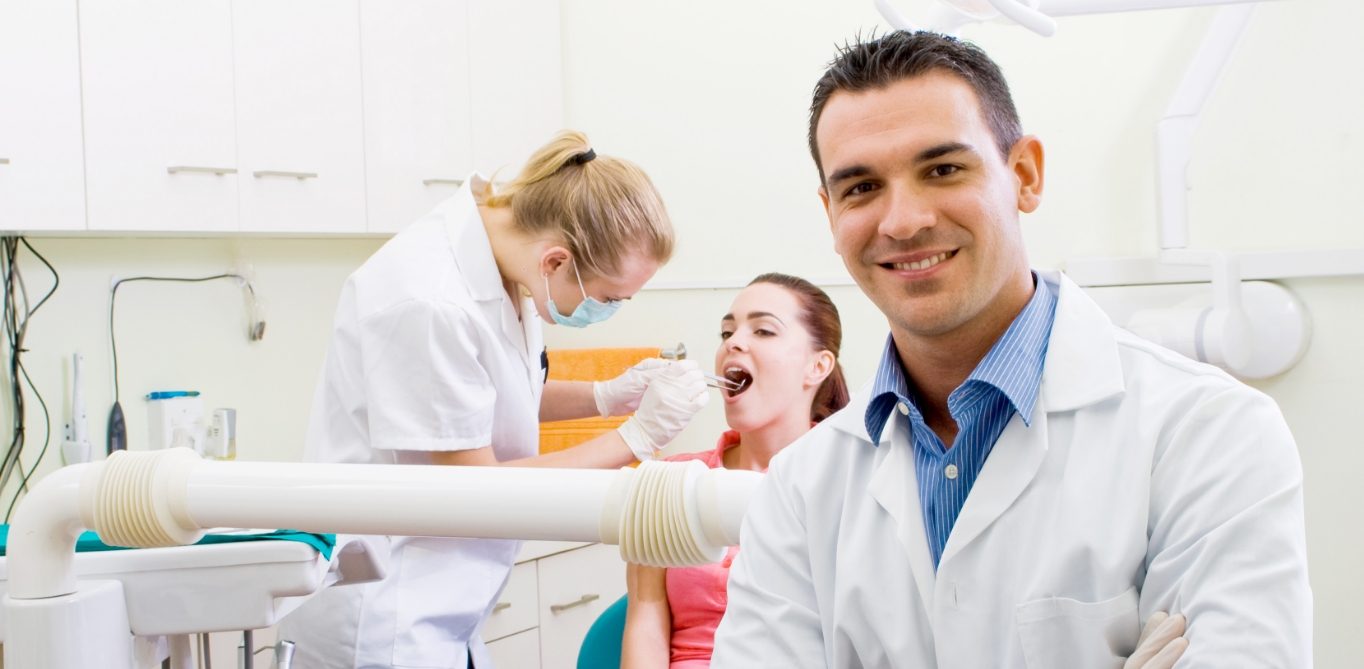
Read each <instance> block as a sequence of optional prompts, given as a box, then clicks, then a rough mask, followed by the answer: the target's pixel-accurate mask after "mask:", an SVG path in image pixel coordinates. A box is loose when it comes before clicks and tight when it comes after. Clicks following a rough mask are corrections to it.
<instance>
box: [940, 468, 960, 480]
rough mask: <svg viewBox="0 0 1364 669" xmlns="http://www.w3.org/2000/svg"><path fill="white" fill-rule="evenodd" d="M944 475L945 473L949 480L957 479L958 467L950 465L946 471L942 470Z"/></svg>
mask: <svg viewBox="0 0 1364 669" xmlns="http://www.w3.org/2000/svg"><path fill="white" fill-rule="evenodd" d="M942 473H943V474H944V475H946V476H947V478H949V479H956V478H957V466H956V465H948V466H947V467H946V468H945V469H943V470H942Z"/></svg>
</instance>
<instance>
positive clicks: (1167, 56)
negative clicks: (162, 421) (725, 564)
mask: <svg viewBox="0 0 1364 669" xmlns="http://www.w3.org/2000/svg"><path fill="white" fill-rule="evenodd" d="M896 4H897V5H898V6H900V7H901V8H902V9H903V11H905V12H906V13H908V14H910V15H911V16H913V15H915V14H916V13H919V12H920V11H921V10H922V9H923V8H924V7H926V6H927V4H928V3H927V2H925V1H924V0H899V1H898V2H897V3H896ZM1212 12H1213V10H1208V9H1203V10H1168V11H1160V12H1148V13H1144V14H1123V15H1109V16H1095V17H1075V18H1068V19H1062V20H1061V21H1060V22H1059V23H1060V29H1059V31H1058V34H1057V36H1056V37H1055V38H1052V39H1050V40H1046V39H1042V38H1039V37H1035V36H1033V35H1031V34H1030V33H1027V32H1025V31H1023V30H1021V29H1018V28H1014V27H1008V26H996V25H990V26H976V27H972V28H969V29H968V30H966V31H964V36H965V37H967V38H970V39H972V40H975V41H977V42H978V43H980V44H981V45H983V46H984V47H985V48H986V49H987V50H988V51H989V52H990V53H991V54H992V55H993V56H994V57H995V58H996V59H997V60H998V61H999V62H1000V63H1001V65H1002V66H1003V68H1004V71H1005V74H1006V76H1007V77H1008V78H1009V81H1010V83H1011V85H1012V87H1013V89H1014V94H1015V98H1016V101H1017V103H1018V106H1019V109H1020V112H1021V114H1022V117H1023V121H1024V126H1025V130H1026V131H1027V132H1031V133H1034V134H1037V135H1039V136H1041V137H1042V139H1043V141H1044V143H1045V145H1046V147H1047V160H1048V162H1047V172H1048V174H1047V176H1048V179H1047V192H1046V197H1045V199H1044V203H1043V206H1042V208H1041V210H1040V211H1039V212H1037V213H1036V214H1034V215H1032V216H1030V217H1028V218H1026V219H1025V222H1024V225H1025V230H1026V238H1027V241H1028V245H1029V251H1030V253H1031V255H1032V258H1033V260H1034V263H1035V264H1036V265H1038V266H1058V265H1060V264H1062V263H1063V261H1065V260H1066V259H1067V258H1073V257H1077V256H1096V255H1145V254H1150V253H1151V252H1152V251H1153V249H1154V248H1155V242H1156V232H1155V223H1154V216H1155V188H1154V169H1153V160H1154V152H1153V145H1154V141H1153V139H1152V128H1153V124H1154V123H1155V121H1156V120H1157V119H1158V118H1159V116H1160V114H1161V112H1162V111H1163V109H1164V106H1165V101H1166V99H1167V98H1168V96H1169V95H1170V94H1171V93H1172V92H1173V91H1174V89H1175V87H1176V85H1177V84H1178V82H1179V77H1180V74H1181V72H1182V63H1183V62H1184V61H1185V60H1186V59H1187V58H1188V57H1189V56H1190V55H1191V54H1192V53H1193V51H1194V49H1195V47H1196V45H1197V43H1198V39H1199V37H1200V36H1201V33H1202V31H1203V29H1204V28H1205V27H1206V26H1207V25H1208V22H1209V20H1210V18H1211V16H1212ZM920 15H922V14H920ZM563 20H564V33H563V40H564V58H565V62H564V68H565V76H564V82H565V92H566V96H567V103H566V113H567V120H568V122H569V124H570V125H572V126H574V127H577V128H579V129H582V130H585V131H587V132H588V133H589V135H590V136H591V137H592V138H593V140H594V143H595V144H596V147H597V149H598V151H601V152H605V153H613V154H618V155H622V156H626V157H630V158H632V159H634V160H636V161H637V162H639V163H641V164H642V165H643V166H644V167H645V169H647V170H648V171H649V173H650V174H651V175H652V176H653V177H654V179H655V180H656V181H657V183H658V185H659V187H660V189H661V190H662V191H663V194H664V197H665V198H666V200H667V202H668V206H669V210H670V211H671V213H672V215H673V218H674V221H675V223H676V225H677V227H678V230H679V236H680V240H681V243H680V246H679V251H678V255H677V257H676V259H675V260H674V261H673V262H672V263H671V264H670V265H669V266H668V267H666V268H664V270H663V271H662V272H660V275H659V281H661V282H687V281H731V282H735V283H741V282H743V281H746V280H747V279H749V278H751V277H752V276H754V275H756V274H758V273H760V272H763V271H771V270H777V271H788V272H792V273H797V274H801V275H804V276H807V277H811V278H840V279H845V278H846V274H845V273H844V271H843V269H842V265H841V263H840V262H839V260H838V258H837V257H836V256H835V255H834V254H833V252H832V244H831V239H830V236H829V233H828V228H827V223H826V220H825V218H824V215H823V212H822V210H821V208H820V206H819V203H818V200H817V199H816V197H815V195H814V189H815V187H816V185H817V183H816V176H815V171H814V167H813V164H812V163H811V162H810V159H809V156H808V154H807V151H806V147H805V131H806V126H805V124H806V109H807V107H808V104H809V92H810V89H811V88H812V87H813V85H814V82H815V80H816V79H817V77H818V76H819V74H820V73H821V72H822V71H823V66H824V64H825V63H826V62H827V61H828V60H829V59H830V58H831V57H832V56H833V54H834V49H833V45H834V44H835V43H837V42H842V41H843V40H845V39H846V38H848V37H850V36H853V35H855V34H856V33H857V32H858V31H859V30H860V31H862V32H863V33H865V32H867V31H869V30H871V29H874V28H880V29H884V25H883V23H882V22H881V21H880V19H879V17H878V16H877V15H876V14H875V13H874V11H873V9H872V3H871V1H870V0H865V1H862V0H859V1H857V2H837V1H832V0H831V1H825V2H813V1H804V2H789V1H787V2H782V1H778V0H765V1H752V0H750V1H744V2H721V1H717V0H703V1H697V2H690V3H664V2H652V1H651V2H639V1H637V0H564V4H563ZM1361 25H1364V5H1361V4H1360V3H1356V2H1352V1H1350V0H1323V1H1318V2H1302V1H1298V0H1288V1H1284V2H1277V3H1270V4H1268V5H1265V6H1262V7H1260V8H1259V9H1257V11H1256V14H1255V16H1254V18H1253V19H1252V21H1251V23H1250V25H1249V27H1248V29H1247V32H1246V35H1245V36H1244V38H1243V39H1242V42H1241V45H1240V47H1239V48H1238V50H1237V52H1236V54H1235V55H1234V56H1233V58H1232V60H1231V62H1230V63H1229V65H1228V66H1227V69H1226V71H1225V74H1224V76H1223V78H1222V81H1221V84H1220V85H1219V87H1218V89H1217V90H1216V92H1215V93H1214V94H1213V96H1212V98H1211V99H1210V100H1209V102H1208V106H1207V109H1206V110H1205V117H1204V123H1203V126H1202V127H1201V129H1200V131H1199V133H1198V139H1197V143H1196V149H1195V152H1196V153H1195V160H1194V163H1193V164H1192V166H1191V168H1190V174H1191V180H1192V181H1191V182H1192V185H1193V191H1192V192H1191V193H1190V197H1191V220H1192V234H1191V242H1192V245H1193V246H1196V247H1200V248H1225V249H1231V250H1261V249H1279V248H1292V249H1310V248H1359V247H1364V225H1362V224H1361V223H1364V220H1361V219H1362V218H1364V206H1362V205H1364V189H1361V188H1359V187H1358V184H1359V183H1360V182H1361V181H1364V167H1362V166H1361V164H1360V162H1359V161H1358V159H1357V156H1358V155H1359V154H1360V152H1361V148H1364V147H1361V138H1360V133H1359V131H1358V120H1359V119H1360V118H1364V86H1361V85H1360V84H1359V78H1358V75H1357V71H1358V69H1359V65H1360V63H1361V62H1364V42H1361V40H1360V39H1359V26H1361ZM1287 285H1288V286H1289V288H1291V289H1292V290H1293V291H1295V292H1296V293H1297V294H1298V296H1299V297H1301V298H1302V299H1303V300H1304V301H1305V302H1306V304H1307V305H1308V308H1309V309H1310V310H1311V312H1312V316H1313V319H1314V322H1315V326H1316V333H1315V335H1314V339H1313V343H1312V348H1311V350H1310V351H1309V352H1308V354H1307V357H1306V358H1305V359H1304V360H1303V361H1302V362H1301V363H1300V364H1299V365H1298V367H1297V368H1296V369H1294V370H1293V371H1291V372H1289V373H1288V374H1285V375H1283V376H1282V377H1279V378H1276V379H1272V380H1269V381H1267V382H1263V383H1258V384H1256V385H1257V386H1258V387H1260V388H1261V389H1263V390H1265V391H1266V392H1268V393H1270V394H1271V395H1272V396H1274V398H1275V399H1276V400H1278V402H1279V404H1280V406H1281V407H1282V408H1283V410H1284V413H1285V414H1286V415H1287V417H1288V420H1289V423H1290V425H1291V427H1292V429H1293V431H1294V434H1295V436H1296V438H1297V440H1298V447H1299V451H1300V452H1301V454H1302V460H1303V466H1304V470H1305V476H1306V497H1307V530H1308V542H1309V553H1310V560H1311V576H1312V581H1313V586H1314V592H1315V596H1316V657H1317V664H1318V666H1322V667H1336V666H1353V665H1355V664H1357V663H1358V660H1357V653H1356V652H1355V651H1354V643H1353V642H1354V641H1355V637H1357V636H1358V633H1359V630H1360V629H1364V612H1361V611H1360V609H1359V608H1358V607H1357V606H1356V605H1355V603H1356V602H1358V601H1360V600H1361V599H1364V579H1361V578H1360V576H1359V575H1358V565H1360V564H1364V531H1361V528H1362V527H1364V517H1362V516H1364V514H1361V509H1362V508H1364V493H1362V492H1360V487H1359V485H1358V483H1357V478H1358V475H1357V472H1359V471H1361V470H1364V448H1361V447H1364V438H1361V436H1360V434H1361V432H1360V431H1359V430H1358V428H1356V427H1355V423H1354V421H1353V420H1352V417H1353V416H1356V415H1358V410H1357V407H1358V406H1359V405H1360V404H1361V402H1362V401H1364V390H1361V387H1360V384H1359V381H1358V379H1360V378H1364V309H1361V306H1364V277H1351V278H1338V279H1314V280H1297V281H1289V282H1287ZM830 292H831V295H832V296H833V297H834V299H835V301H836V302H837V303H838V305H839V307H840V309H842V310H843V312H844V318H843V320H844V325H845V332H846V334H845V343H844V354H843V361H844V364H845V366H846V367H847V369H848V376H849V380H850V383H851V384H852V385H853V386H854V387H856V386H858V385H860V384H861V383H863V382H864V381H865V380H867V378H868V377H869V375H870V373H871V369H872V363H873V362H874V360H875V357H876V355H877V354H878V353H879V349H880V346H881V344H882V342H883V340H884V337H885V333H886V326H885V323H884V320H883V319H882V318H881V317H880V314H879V313H878V312H876V310H875V309H874V308H872V307H871V306H870V304H869V303H868V302H867V301H866V300H865V299H864V298H863V297H862V296H861V294H860V292H858V291H857V289H856V288H852V287H840V288H835V289H833V290H831V291H830ZM733 293H734V291H732V290H692V291H655V292H646V293H645V294H644V295H642V296H640V297H638V298H636V300H634V301H633V302H632V303H631V304H630V305H629V306H627V307H626V308H624V309H622V310H621V312H620V313H619V314H618V315H617V316H616V317H615V318H614V319H613V320H612V321H611V322H610V323H608V324H606V325H603V326H599V327H598V328H596V329H594V330H590V331H586V332H570V331H566V330H565V329H563V328H557V329H552V331H551V332H550V333H548V334H547V337H546V338H547V340H548V341H549V343H550V344H551V345H561V346H594V345H615V344H633V345H659V346H671V345H673V344H675V343H676V342H677V341H678V340H680V341H683V342H685V343H686V344H687V347H688V349H689V350H690V351H691V352H692V356H693V357H694V358H696V359H699V360H703V361H706V362H707V363H708V362H709V361H710V360H711V359H712V358H711V356H712V355H713V352H714V349H715V344H716V343H717V341H718V338H717V336H716V335H717V333H718V318H719V316H720V315H721V314H723V313H725V310H726V308H727V307H728V305H729V300H730V299H732V296H733ZM721 429H723V414H722V412H721V410H720V408H719V406H718V402H717V403H714V404H713V405H712V406H709V407H707V408H706V410H705V413H704V414H703V416H702V418H701V419H700V420H698V421H697V422H696V423H694V424H693V426H692V427H690V428H688V430H687V431H686V432H685V433H684V435H683V437H682V444H680V445H679V448H681V449H687V450H693V449H698V448H705V447H708V446H710V445H711V444H713V441H714V439H715V438H716V436H717V435H718V432H719V431H720V430H721Z"/></svg>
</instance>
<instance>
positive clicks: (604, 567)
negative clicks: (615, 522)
mask: <svg viewBox="0 0 1364 669" xmlns="http://www.w3.org/2000/svg"><path fill="white" fill-rule="evenodd" d="M536 565H537V566H538V568H539V576H540V662H541V667H542V668H543V669H555V668H558V667H563V668H565V669H573V668H574V667H576V666H577V663H578V648H579V647H580V646H581V645H582V641H583V637H584V636H586V635H587V629H588V628H589V627H591V626H592V623H593V622H596V620H597V616H599V615H601V612H602V611H604V610H606V607H608V606H611V604H613V603H614V602H615V601H616V600H617V599H619V598H620V597H621V595H624V594H625V563H624V562H622V561H621V559H620V551H619V549H618V548H616V547H615V546H608V545H605V544H596V545H592V546H587V547H585V548H579V549H577V550H572V551H568V552H566V553H559V554H558V555H551V556H549V557H546V558H542V559H540V560H538V561H537V562H536Z"/></svg>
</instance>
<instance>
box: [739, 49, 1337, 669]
mask: <svg viewBox="0 0 1364 669" xmlns="http://www.w3.org/2000/svg"><path fill="white" fill-rule="evenodd" d="M810 148H811V152H812V154H813V156H814V159H815V164H816V166H817V167H818V169H819V175H820V182H821V185H820V188H819V196H820V199H821V200H822V201H823V203H824V207H825V210H826V211H827V212H828V216H829V222H830V228H831V230H832V232H833V237H834V242H835V248H836V250H837V252H838V253H839V255H840V256H842V258H843V260H844V263H845V264H846V265H847V267H848V271H849V272H850V273H851V274H852V276H853V278H854V279H855V280H856V281H857V284H858V285H859V286H860V287H861V289H862V291H863V292H864V293H866V295H867V296H868V297H869V298H870V299H871V300H872V302H874V303H875V304H876V306H877V307H878V308H879V309H880V310H881V311H882V312H883V313H884V314H885V315H886V319H887V321H888V322H889V325H890V336H889V337H888V338H887V341H886V346H885V351H884V354H883V356H882V359H881V363H880V365H879V368H878V371H877V374H876V377H875V379H874V380H873V382H872V383H871V384H869V385H868V386H867V387H866V388H864V389H863V390H862V391H861V392H860V393H858V394H857V395H855V396H854V397H853V399H852V401H851V403H850V404H849V405H848V407H847V408H846V409H844V410H843V411H841V412H839V413H838V414H835V415H834V416H833V417H831V418H830V419H828V420H826V421H824V422H823V423H821V424H820V425H819V426H818V427H817V428H815V429H814V430H812V431H811V432H810V433H809V434H808V435H806V437H805V438H804V439H802V440H800V441H799V442H797V443H796V444H795V445H793V446H791V447H789V448H787V449H786V450H785V451H783V452H782V453H781V454H780V455H778V456H777V457H776V458H775V459H774V460H773V461H772V465H771V468H770V470H769V473H768V476H767V477H766V480H765V483H764V487H763V489H762V490H761V492H760V493H759V494H758V496H757V497H756V498H755V500H754V502H753V504H752V506H751V507H750V510H749V512H748V516H747V518H746V519H745V522H744V530H743V539H742V543H743V546H744V549H743V551H742V552H741V553H740V555H739V559H738V561H737V562H736V563H735V564H734V566H733V569H732V571H731V576H730V582H729V609H728V613H727V614H726V616H725V618H724V621H723V622H722V624H721V626H720V629H719V632H718V635H717V643H716V652H715V662H714V666H716V667H720V668H730V667H736V668H737V667H826V666H827V667H839V668H844V667H916V668H923V667H963V668H965V667H992V668H993V667H1018V668H1023V667H1047V668H1067V669H1071V668H1074V669H1085V668H1088V667H1128V668H1132V667H1148V668H1149V667H1156V666H1170V664H1171V663H1172V662H1173V660H1172V659H1171V657H1172V656H1177V655H1178V652H1177V651H1180V650H1183V648H1184V644H1185V641H1184V640H1183V639H1177V638H1176V639H1175V640H1174V641H1172V642H1170V643H1169V644H1168V647H1166V644H1165V642H1164V641H1161V642H1159V643H1156V644H1155V645H1154V647H1153V646H1152V645H1151V644H1149V643H1143V644H1141V645H1140V647H1139V635H1140V634H1141V630H1142V624H1143V622H1147V623H1148V624H1149V622H1150V621H1152V620H1153V619H1154V620H1159V619H1160V618H1161V614H1159V613H1158V612H1160V611H1170V612H1171V613H1174V614H1179V615H1175V616H1173V617H1172V618H1171V622H1170V625H1171V626H1172V627H1173V626H1176V625H1177V624H1178V621H1179V620H1180V615H1182V616H1183V617H1185V618H1186V619H1187V621H1188V628H1187V634H1186V636H1187V644H1188V645H1187V650H1185V651H1184V657H1183V659H1182V660H1181V661H1180V665H1181V666H1198V667H1250V666H1266V667H1307V666H1310V665H1311V662H1312V655H1311V636H1312V635H1311V616H1312V607H1311V592H1310V589H1309V587H1308V581H1307V564H1306V548H1305V539H1304V530H1303V508H1302V473H1301V466H1300V463H1299V461H1298V456H1297V451H1296V446H1295V445H1294V443H1293V438H1292V435H1291V434H1290V433H1289V431H1288V428H1287V425H1286V424H1285V422H1284V420H1283V417H1282V415H1281V414H1280V412H1279V410H1278V407H1277V406H1276V405H1275V404H1274V402H1273V401H1272V400H1270V399H1269V398H1268V397H1266V396H1265V395H1263V394H1261V393H1259V392H1257V391H1255V390H1254V389H1251V388H1249V387H1247V386H1245V385H1243V384H1241V383H1239V382H1237V381H1236V380H1235V379H1232V378H1231V377H1229V376H1227V375H1226V374H1223V373H1222V372H1220V371H1219V370H1217V369H1214V368H1212V367H1209V366H1207V365H1202V364H1199V363H1196V362H1193V361H1190V360H1188V359H1185V358H1182V357H1180V356H1179V355H1177V354H1175V353H1172V352H1170V351H1168V350H1165V349H1162V348H1160V347H1158V346H1156V345H1153V344H1151V343H1148V342H1146V341H1144V340H1141V339H1138V338H1136V337H1134V336H1132V335H1131V334H1129V333H1127V332H1125V331H1122V330H1121V329H1118V328H1116V327H1114V326H1113V324H1112V323H1111V322H1110V321H1109V320H1108V318H1107V317H1106V316H1105V315H1104V314H1103V312H1102V311H1100V310H1099V308H1098V307H1097V306H1096V305H1095V304H1094V303H1093V302H1092V301H1091V300H1090V299H1089V298H1088V297H1086V296H1085V294H1084V293H1083V292H1082V291H1081V290H1080V289H1079V288H1078V287H1077V286H1076V285H1075V284H1074V283H1072V282H1071V281H1069V280H1068V279H1066V278H1065V277H1064V276H1062V275H1060V274H1058V273H1054V272H1044V271H1034V270H1032V269H1030V267H1029V265H1028V260H1027V255H1026V253H1025V249H1024V244H1023V237H1022V231H1021V226H1020V223H1019V215H1020V212H1022V213H1027V212H1032V211H1034V210H1036V209H1037V207H1038V206H1039V204H1040V202H1041V196H1042V190H1043V175H1044V170H1043V167H1044V161H1043V155H1044V154H1043V149H1042V144H1041V142H1040V141H1039V140H1038V139H1037V138H1036V137H1031V136H1027V135H1024V134H1023V133H1022V131H1021V127H1020V124H1019V121H1018V114H1017V112H1016V110H1015V108H1014V105H1013V101H1012V99H1011V97H1010V93H1009V90H1008V86H1007V84H1006V83H1005V81H1004V78H1003V75H1002V74H1001V73H1000V71H999V68H998V67H997V66H996V65H995V64H994V63H993V62H992V61H991V60H990V59H989V57H988V56H986V55H985V54H984V53H983V52H982V51H980V50H979V49H978V48H976V47H974V46H971V45H969V44H966V43H964V42H960V41H957V40H955V39H953V38H949V37H944V36H941V35H935V34H931V33H905V32H896V33H891V34H889V35H886V36H884V37H882V38H879V39H874V40H870V41H866V42H861V43H857V44H853V45H850V46H848V47H846V48H844V49H843V50H842V52H841V53H840V54H839V56H838V58H836V59H835V61H834V62H833V63H832V65H831V66H830V68H829V70H828V71H827V72H826V73H825V74H824V76H823V78H821V79H820V81H819V83H818V84H817V85H816V88H815V94H814V102H813V105H812V107H811V114H810ZM1161 636H1163V637H1164V638H1165V640H1166V641H1168V640H1169V639H1171V638H1175V637H1178V633H1177V632H1175V633H1171V629H1170V628H1166V629H1164V630H1161V631H1159V633H1158V634H1157V635H1156V637H1161ZM1162 648H1163V649H1164V650H1162ZM1134 649H1136V650H1135V651H1134ZM1161 653H1164V655H1163V656H1161V657H1163V658H1164V659H1163V660H1162V659H1161V658H1160V657H1156V658H1153V657H1152V655H1160V654H1161ZM1148 662H1149V664H1148Z"/></svg>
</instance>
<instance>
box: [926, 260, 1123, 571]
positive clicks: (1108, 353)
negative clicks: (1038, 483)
mask: <svg viewBox="0 0 1364 669" xmlns="http://www.w3.org/2000/svg"><path fill="white" fill-rule="evenodd" d="M1038 274H1039V276H1040V277H1041V278H1042V280H1044V281H1046V282H1047V283H1048V284H1050V285H1051V286H1052V288H1053V289H1054V290H1057V291H1058V292H1057V303H1056V320H1055V321H1054V323H1053V324H1052V330H1051V338H1050V341H1049V342H1048V344H1047V359H1046V362H1045V363H1044V366H1043V369H1042V386H1041V389H1040V392H1039V393H1038V398H1037V404H1036V406H1034V407H1033V415H1032V420H1031V421H1030V422H1031V423H1032V424H1031V425H1025V424H1024V422H1023V419H1022V417H1020V416H1018V415H1016V414H1015V415H1014V417H1013V418H1012V419H1011V420H1010V421H1009V424H1008V425H1007V426H1006V427H1005V428H1004V433H1003V434H1001V435H1000V437H999V441H998V442H996V443H995V446H994V448H993V449H992V450H991V451H990V456H989V458H987V459H986V461H985V466H984V467H983V468H982V469H981V472H980V477H979V478H977V479H976V483H975V485H974V486H973V487H972V488H971V493H970V494H969V495H968V496H967V498H966V504H965V505H964V506H963V507H962V510H961V515H959V516H958V517H957V522H956V524H955V525H953V526H952V534H951V535H950V536H949V537H948V539H947V545H946V546H945V547H943V555H942V560H941V561H940V562H939V569H942V568H943V566H944V565H946V564H947V563H948V562H949V561H950V560H951V559H952V558H953V557H954V556H956V555H957V554H959V553H961V552H962V551H963V550H965V548H966V547H967V546H968V545H969V544H970V543H971V541H972V540H974V539H976V538H977V537H979V536H980V535H981V533H983V532H985V531H986V529H988V528H989V526H990V524H991V523H993V522H994V521H995V519H997V518H999V517H1000V516H1001V515H1003V514H1004V512H1005V511H1007V510H1008V509H1009V507H1010V506H1012V505H1013V503H1014V502H1015V501H1016V500H1017V499H1018V497H1019V495H1021V494H1022V493H1023V491H1024V490H1025V489H1027V487H1028V484H1029V483H1031V482H1032V480H1033V479H1034V478H1035V477H1036V476H1037V472H1038V471H1039V470H1040V469H1041V467H1042V462H1043V460H1045V459H1046V455H1047V446H1048V443H1049V442H1048V434H1047V420H1048V417H1049V415H1054V414H1057V413H1061V412H1069V411H1074V410H1076V409H1079V408H1081V407H1084V406H1088V405H1091V404H1094V403H1096V402H1100V401H1102V400H1104V399H1107V398H1109V397H1112V396H1114V395H1116V394H1120V393H1121V392H1122V391H1123V387H1124V386H1123V378H1122V363H1121V360H1120V359H1119V358H1118V345H1117V340H1116V339H1115V338H1114V336H1113V329H1112V323H1111V322H1110V321H1109V320H1108V316H1107V315H1106V314H1104V313H1103V311H1102V310H1101V309H1099V307H1098V305H1096V304H1095V303H1094V302H1093V301H1092V300H1090V299H1089V297H1088V296H1087V295H1085V294H1084V293H1083V291H1081V290H1080V287H1079V286H1077V285H1075V283H1074V282H1072V281H1071V280H1070V279H1068V278H1066V277H1064V276H1062V275H1060V274H1059V273H1056V272H1038Z"/></svg>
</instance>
